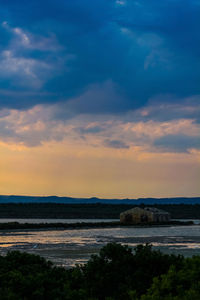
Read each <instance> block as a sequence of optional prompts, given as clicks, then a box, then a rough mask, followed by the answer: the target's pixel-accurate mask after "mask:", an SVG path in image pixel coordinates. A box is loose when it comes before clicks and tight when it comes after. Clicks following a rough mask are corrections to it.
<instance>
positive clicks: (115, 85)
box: [0, 0, 200, 114]
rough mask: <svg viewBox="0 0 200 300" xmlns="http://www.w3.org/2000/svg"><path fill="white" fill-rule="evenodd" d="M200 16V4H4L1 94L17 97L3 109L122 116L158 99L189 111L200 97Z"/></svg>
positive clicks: (3, 99)
mask: <svg viewBox="0 0 200 300" xmlns="http://www.w3.org/2000/svg"><path fill="white" fill-rule="evenodd" d="M199 10H200V7H199V5H197V2H196V1H194V0H192V1H190V2H188V1H180V0H175V1H170V0H168V1H166V2H160V3H158V1H155V0H153V1H151V4H150V3H149V2H148V1H145V0H143V1H140V2H137V1H111V0H109V1H107V0H97V1H92V0H86V1H84V2H83V1H81V0H76V1H72V0H69V1H64V0H58V1H56V2H55V1H43V2H42V3H41V1H39V0H34V1H33V0H31V1H28V2H27V1H21V2H20V3H16V1H14V0H11V1H9V3H8V1H1V4H0V20H2V23H1V25H0V35H1V46H0V65H1V69H0V78H1V88H2V90H4V91H7V92H9V93H13V95H15V96H13V97H11V96H10V95H6V93H4V95H2V96H1V94H0V107H2V108H18V109H19V108H20V109H22V110H23V109H24V108H27V107H33V106H35V105H38V104H45V103H46V104H47V103H48V104H51V103H55V104H56V103H61V102H68V101H69V102H70V103H69V106H71V107H70V108H71V110H73V112H74V113H75V114H80V113H84V114H87V113H90V114H97V113H101V114H103V113H115V114H116V113H117V114H118V113H119V112H125V111H130V110H135V109H138V108H141V107H143V106H146V104H147V103H148V101H149V99H152V98H153V97H156V96H157V95H166V94H168V95H169V94H170V95H173V97H174V98H175V99H176V101H177V103H181V101H182V99H183V98H186V97H191V96H193V95H197V94H199V93H200V86H199V77H200V66H199V48H200V47H199V46H200V40H199V26H200V24H199V19H200V18H199ZM108 82H110V85H109V84H108ZM111 83H112V84H111ZM101 86H102V89H104V91H106V90H107V92H108V96H107V97H106V94H103V92H101ZM25 94H26V96H25ZM33 94H34V96H30V97H29V95H33ZM47 94H49V96H47ZM20 95H23V97H21V96H20ZM41 95H44V96H43V97H42V96H41Z"/></svg>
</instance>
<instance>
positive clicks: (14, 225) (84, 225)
mask: <svg viewBox="0 0 200 300" xmlns="http://www.w3.org/2000/svg"><path fill="white" fill-rule="evenodd" d="M162 225H164V226H167V225H169V226H171V225H174V226H185V225H188V226H189V225H194V222H193V221H183V222H181V221H177V220H176V221H169V222H159V223H158V222H156V223H143V224H139V225H137V224H136V225H134V224H128V223H127V224H123V223H122V224H121V223H120V221H118V222H112V221H111V222H77V223H60V222H59V223H19V222H7V223H0V230H15V229H22V230H23V229H24V230H25V229H37V230H39V229H41V230H43V229H44V230H45V229H48V230H57V229H59V230H61V229H70V230H71V229H89V228H113V227H126V226H127V227H130V226H132V227H147V226H148V227H150V226H162Z"/></svg>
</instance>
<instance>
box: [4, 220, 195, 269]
mask: <svg viewBox="0 0 200 300" xmlns="http://www.w3.org/2000/svg"><path fill="white" fill-rule="evenodd" d="M101 221H102V220H101ZM108 242H119V243H122V244H127V245H129V246H130V247H133V248H134V247H135V246H136V245H138V244H141V243H142V244H145V243H151V244H152V245H153V247H154V248H155V249H160V250H161V251H163V252H165V253H175V254H183V255H185V256H192V255H193V254H200V226H199V225H192V226H160V227H146V228H144V227H141V228H138V227H137V228H134V227H117V228H116V227H115V228H89V229H72V230H23V231H22V230H15V231H14V230H13V231H8V230H6V231H0V254H5V253H6V252H7V251H9V250H20V251H27V252H29V253H34V254H39V255H41V256H43V257H45V258H47V259H50V260H52V261H53V262H54V263H55V264H57V265H63V266H66V267H70V266H73V265H75V264H76V263H84V262H86V261H87V260H88V259H89V257H90V255H91V254H94V253H98V251H99V249H100V248H101V247H102V246H104V245H106V244H107V243H108Z"/></svg>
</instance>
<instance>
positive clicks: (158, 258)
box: [0, 243, 200, 300]
mask: <svg viewBox="0 0 200 300" xmlns="http://www.w3.org/2000/svg"><path fill="white" fill-rule="evenodd" d="M0 299H1V300H21V299H23V300H35V299H37V300H44V299H48V300H55V299H58V300H72V299H73V300H106V299H107V300H124V299H127V300H191V299H193V300H195V299H196V300H197V299H198V300H199V299H200V256H195V257H192V258H184V257H183V256H180V255H179V256H175V255H167V254H163V253H161V252H160V251H155V250H152V247H151V245H145V246H142V245H139V246H137V247H136V248H135V251H134V252H132V251H131V249H130V248H128V247H127V246H122V245H120V244H115V243H110V244H107V245H106V246H105V247H103V248H102V249H101V250H100V253H99V255H93V256H92V257H91V258H90V260H89V261H88V263H86V264H85V265H82V266H81V265H79V266H78V265H77V266H76V267H74V268H71V269H64V268H62V267H56V266H54V265H53V264H52V263H51V262H49V261H46V260H45V259H43V258H41V257H40V256H36V255H32V254H27V253H20V252H17V251H14V252H9V253H8V254H7V255H6V256H5V257H2V256H0Z"/></svg>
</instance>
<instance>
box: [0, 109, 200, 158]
mask: <svg viewBox="0 0 200 300" xmlns="http://www.w3.org/2000/svg"><path fill="white" fill-rule="evenodd" d="M58 108H59V109H60V105H59V107H57V109H56V107H55V105H51V106H42V105H40V106H35V107H34V108H32V109H29V110H26V111H18V110H6V109H5V110H2V112H1V115H0V140H1V141H3V142H6V143H16V144H21V145H25V146H27V147H35V146H40V145H42V144H44V143H46V142H49V141H57V142H60V141H63V140H66V141H68V142H69V143H74V144H76V143H82V142H84V143H85V144H87V145H89V146H91V147H109V148H113V149H116V150H117V149H124V150H126V149H131V148H134V147H140V148H141V149H146V150H147V151H150V152H188V151H189V150H190V149H199V142H198V141H199V136H200V125H199V123H198V122H196V120H195V118H193V119H192V118H180V117H178V118H177V119H168V120H163V121H162V120H160V118H158V119H156V118H154V120H153V119H147V111H148V110H149V107H146V108H142V109H141V110H138V111H135V112H132V114H130V113H127V114H123V115H120V116H119V115H115V114H112V115H111V114H107V115H98V116H95V115H85V114H82V115H79V116H77V117H75V116H74V117H71V118H66V119H58V118H57V116H58V111H59V110H58ZM176 108H177V105H175V109H176ZM64 109H66V107H64ZM64 109H63V111H64ZM154 109H155V110H156V111H157V113H158V107H157V106H155V107H153V106H151V112H152V111H154ZM170 109H172V105H170ZM190 110H191V111H192V108H191V109H190ZM55 112H56V113H55ZM162 113H163V108H161V110H160V114H162ZM165 113H166V111H165ZM168 113H169V114H170V110H169V111H168ZM190 116H191V114H190ZM161 119H162V118H161ZM163 119H164V118H163Z"/></svg>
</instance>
